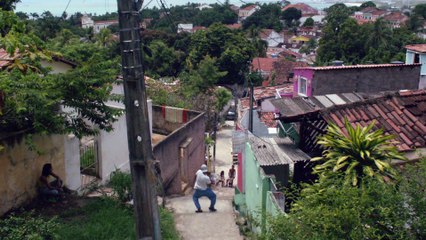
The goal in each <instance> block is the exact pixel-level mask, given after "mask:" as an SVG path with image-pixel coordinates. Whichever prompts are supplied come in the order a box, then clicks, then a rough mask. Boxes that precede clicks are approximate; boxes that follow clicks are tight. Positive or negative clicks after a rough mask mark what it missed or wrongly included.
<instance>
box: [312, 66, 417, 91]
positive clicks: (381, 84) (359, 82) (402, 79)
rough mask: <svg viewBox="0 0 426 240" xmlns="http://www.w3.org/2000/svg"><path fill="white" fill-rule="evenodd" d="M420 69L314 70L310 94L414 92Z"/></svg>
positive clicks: (408, 67) (410, 67) (402, 67)
mask: <svg viewBox="0 0 426 240" xmlns="http://www.w3.org/2000/svg"><path fill="white" fill-rule="evenodd" d="M419 77H420V66H398V67H382V68H357V69H339V70H325V71H315V73H314V77H313V79H312V95H324V94H332V93H348V92H365V93H374V92H380V91H398V90H401V89H417V88H418V85H419Z"/></svg>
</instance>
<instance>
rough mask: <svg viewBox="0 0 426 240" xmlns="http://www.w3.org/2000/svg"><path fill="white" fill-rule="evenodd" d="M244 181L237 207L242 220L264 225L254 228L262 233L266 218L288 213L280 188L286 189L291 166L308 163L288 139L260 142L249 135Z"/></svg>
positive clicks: (261, 140)
mask: <svg viewBox="0 0 426 240" xmlns="http://www.w3.org/2000/svg"><path fill="white" fill-rule="evenodd" d="M247 136H248V137H247V142H246V146H245V150H244V155H245V159H244V161H243V162H241V164H242V165H243V167H244V171H243V176H242V178H243V179H242V181H243V184H242V185H243V189H239V188H237V189H236V194H235V200H234V202H235V204H236V208H237V210H238V211H239V212H240V214H241V215H242V216H246V217H247V218H248V219H254V220H255V221H256V222H258V223H259V224H260V228H259V227H254V226H253V227H252V230H253V231H255V232H261V231H262V229H264V227H265V224H266V221H267V220H266V215H272V216H274V215H277V214H279V213H283V212H284V205H285V204H284V203H285V199H284V195H283V193H282V192H280V191H279V190H278V187H277V186H286V185H287V183H288V179H289V178H290V170H289V169H290V166H292V167H293V165H294V164H295V163H302V162H305V161H308V160H309V159H310V158H309V156H307V155H306V154H304V153H303V152H302V151H300V150H299V151H298V150H297V149H294V148H293V146H292V145H291V143H289V142H288V141H287V140H286V139H280V138H277V137H275V138H260V137H257V136H255V135H253V134H251V133H247Z"/></svg>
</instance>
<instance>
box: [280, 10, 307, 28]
mask: <svg viewBox="0 0 426 240" xmlns="http://www.w3.org/2000/svg"><path fill="white" fill-rule="evenodd" d="M301 17H302V11H300V10H299V9H297V8H293V7H291V8H287V9H286V10H285V11H283V12H282V14H281V18H282V19H283V20H284V21H285V22H286V24H287V26H288V27H291V26H293V25H294V23H295V22H296V21H297V20H299V19H300V18H301Z"/></svg>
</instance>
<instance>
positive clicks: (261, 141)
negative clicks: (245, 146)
mask: <svg viewBox="0 0 426 240" xmlns="http://www.w3.org/2000/svg"><path fill="white" fill-rule="evenodd" d="M248 139H249V143H250V146H251V149H252V151H253V153H254V156H255V157H256V160H257V162H258V163H259V165H260V166H279V165H287V164H289V160H288V159H286V158H285V157H283V156H279V155H278V153H277V151H276V147H275V146H274V144H273V143H272V142H271V141H270V140H269V138H260V137H257V136H254V135H253V134H251V133H249V134H248Z"/></svg>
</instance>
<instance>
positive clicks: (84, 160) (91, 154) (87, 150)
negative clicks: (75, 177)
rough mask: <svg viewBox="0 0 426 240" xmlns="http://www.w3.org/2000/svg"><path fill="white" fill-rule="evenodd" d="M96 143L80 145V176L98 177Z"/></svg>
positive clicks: (91, 141) (90, 142) (92, 141)
mask: <svg viewBox="0 0 426 240" xmlns="http://www.w3.org/2000/svg"><path fill="white" fill-rule="evenodd" d="M98 169H99V168H98V147H97V142H96V141H94V140H90V141H88V142H86V143H84V144H81V145H80V171H81V173H82V174H85V175H89V176H94V177H99V170H98Z"/></svg>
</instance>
